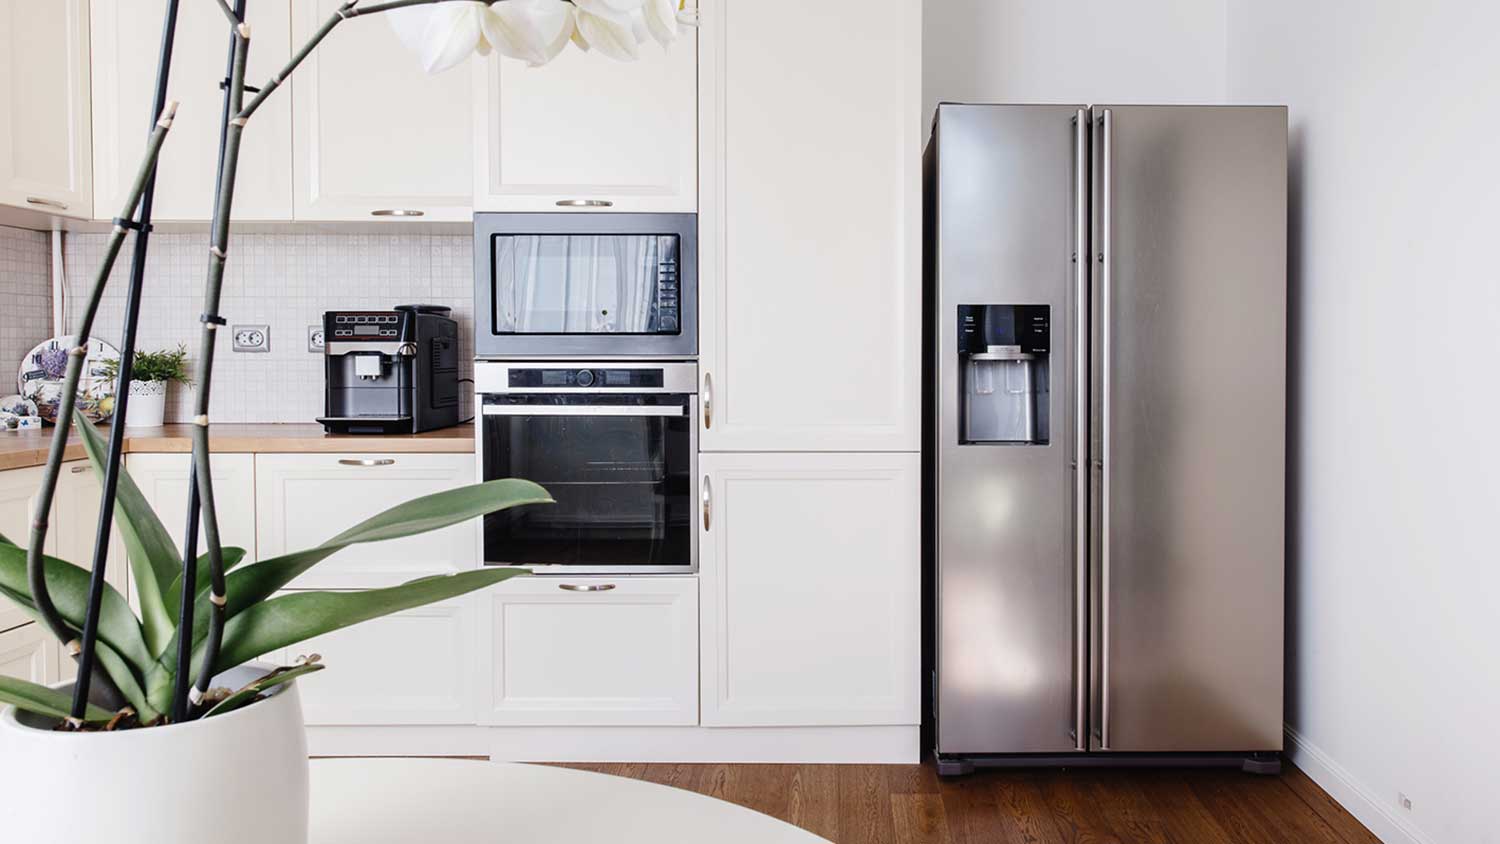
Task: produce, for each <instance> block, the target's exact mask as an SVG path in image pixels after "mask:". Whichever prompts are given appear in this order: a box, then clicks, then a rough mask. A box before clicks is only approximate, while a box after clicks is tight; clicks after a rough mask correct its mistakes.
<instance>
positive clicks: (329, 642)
mask: <svg viewBox="0 0 1500 844" xmlns="http://www.w3.org/2000/svg"><path fill="white" fill-rule="evenodd" d="M475 601H476V597H475V596H474V595H465V596H462V597H459V598H455V599H453V600H451V601H442V602H440V603H436V604H428V605H427V606H425V607H418V608H416V609H411V610H406V611H405V612H399V613H396V614H395V615H389V616H385V617H384V618H377V619H374V620H372V621H366V622H364V623H363V624H358V625H355V626H353V627H346V628H344V629H343V630H336V631H334V632H332V633H329V634H327V635H325V636H319V637H317V638H315V639H309V640H308V641H306V642H302V643H299V644H296V645H293V646H291V647H289V648H287V649H286V650H285V652H283V653H280V654H272V655H270V656H269V657H268V659H271V660H272V661H276V662H280V663H281V664H283V665H290V664H291V663H292V661H293V660H296V659H297V657H299V656H302V655H305V654H319V655H321V656H322V657H323V662H324V664H326V665H327V666H328V668H327V670H325V671H320V672H318V673H316V674H311V675H308V676H307V677H304V678H303V679H301V680H299V681H298V683H297V685H298V687H299V688H300V689H301V696H302V709H303V714H304V716H305V718H306V720H307V723H308V724H309V725H314V726H329V725H343V726H351V725H403V724H473V723H474V691H475V671H474V667H475V662H474V644H475V631H474V614H475V612H474V610H475Z"/></svg>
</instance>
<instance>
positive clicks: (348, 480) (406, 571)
mask: <svg viewBox="0 0 1500 844" xmlns="http://www.w3.org/2000/svg"><path fill="white" fill-rule="evenodd" d="M475 474H476V473H475V471H474V455H472V454H387V455H381V454H257V455H256V456H255V492H256V506H255V512H256V526H255V529H256V550H257V551H258V552H259V555H260V559H262V560H265V559H270V558H271V557H275V556H278V555H280V554H285V553H287V552H290V551H300V550H302V549H305V548H311V547H313V546H315V545H319V544H321V543H323V542H325V541H327V540H329V539H331V538H332V537H334V536H335V535H337V534H339V533H341V532H343V531H344V530H346V529H348V528H351V527H353V526H354V525H356V524H358V523H359V522H361V521H364V520H365V519H367V518H369V517H371V516H374V515H376V514H377V513H380V512H381V511H384V510H386V509H389V508H391V507H394V506H396V505H397V504H401V503H403V502H406V501H410V500H411V499H413V498H417V497H418V496H422V495H430V494H432V493H436V492H442V491H444V490H449V489H454V488H456V487H460V486H464V485H466V484H472V483H474V478H475ZM477 530H478V528H476V527H475V525H474V522H472V521H470V522H464V523H461V524H457V525H454V526H452V527H448V528H444V529H442V530H437V531H432V532H431V533H424V534H420V535H417V536H412V537H407V538H404V539H393V540H390V541H387V542H377V543H371V544H365V545H355V546H353V547H350V548H346V549H344V550H343V551H340V552H338V553H337V554H334V555H333V556H331V557H329V558H328V559H326V560H324V561H323V562H321V563H319V564H318V565H317V566H316V567H315V568H313V569H312V571H310V572H308V573H307V574H305V575H303V576H302V577H299V578H297V580H295V581H293V582H292V584H291V586H292V588H294V589H364V588H370V587H380V586H394V585H396V584H398V583H404V582H405V581H408V580H413V579H415V578H418V577H425V576H427V575H433V574H448V573H450V572H455V571H466V570H468V569H471V568H473V567H474V566H475V565H476V556H477V550H476V546H477V542H476V539H475V537H476V533H475V531H477Z"/></svg>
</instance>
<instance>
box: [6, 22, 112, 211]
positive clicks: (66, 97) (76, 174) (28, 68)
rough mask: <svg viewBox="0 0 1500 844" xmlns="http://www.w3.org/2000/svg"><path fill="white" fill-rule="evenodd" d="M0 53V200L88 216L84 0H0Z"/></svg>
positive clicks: (88, 167)
mask: <svg viewBox="0 0 1500 844" xmlns="http://www.w3.org/2000/svg"><path fill="white" fill-rule="evenodd" d="M0 55H3V56H4V59H5V60H4V61H0V204H3V205H12V206H15V207H18V208H29V209H32V210H34V211H39V212H42V213H47V214H55V215H57V216H60V217H78V218H82V219H88V218H89V217H91V216H92V215H93V194H92V187H91V183H90V170H91V168H90V166H89V144H90V141H89V6H88V0H45V2H41V1H40V0H0Z"/></svg>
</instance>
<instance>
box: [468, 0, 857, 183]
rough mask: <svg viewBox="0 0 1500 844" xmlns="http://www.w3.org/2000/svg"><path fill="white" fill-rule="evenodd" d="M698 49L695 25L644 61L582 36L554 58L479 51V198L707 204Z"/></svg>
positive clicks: (647, 51)
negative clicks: (700, 148)
mask: <svg viewBox="0 0 1500 844" xmlns="http://www.w3.org/2000/svg"><path fill="white" fill-rule="evenodd" d="M692 5H696V3H693V4H692ZM798 14H799V15H800V14H801V12H800V11H799V13H798ZM841 26H842V25H841ZM697 53H698V35H697V32H696V31H695V30H693V29H691V28H683V29H682V31H681V35H680V36H679V37H678V39H677V41H676V42H675V43H673V44H672V45H671V46H670V47H669V48H666V49H665V50H663V49H662V48H661V47H660V46H659V45H657V44H656V43H655V42H651V43H647V44H642V45H641V56H640V59H639V60H637V61H635V62H618V61H614V60H613V59H610V58H607V57H605V56H603V55H601V54H599V53H598V52H596V51H591V52H587V53H586V52H583V51H582V50H578V49H576V48H574V47H571V46H570V47H569V48H568V49H566V50H564V51H563V52H562V54H561V55H559V56H558V57H557V58H556V59H554V60H553V61H552V62H551V63H549V64H548V65H547V66H546V67H542V68H532V67H527V66H526V65H525V63H523V62H518V61H515V60H513V59H504V58H501V57H499V56H492V57H490V58H489V59H488V60H485V61H478V62H476V63H475V70H474V90H475V103H476V106H475V119H476V133H475V140H474V152H475V159H474V160H475V174H474V175H475V180H474V207H475V210H478V211H560V210H565V209H566V208H567V207H570V206H567V205H559V203H569V202H576V201H583V202H589V203H594V205H593V206H592V207H590V206H583V207H582V208H580V209H579V210H584V211H588V210H596V211H597V210H600V209H601V208H608V209H609V210H612V211H653V212H692V211H695V210H697V207H698V156H697V147H696V139H697V134H698V133H697V129H698V127H697V123H698V112H697V91H698V71H697V58H698V56H697Z"/></svg>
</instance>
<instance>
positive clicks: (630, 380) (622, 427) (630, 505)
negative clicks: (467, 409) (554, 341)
mask: <svg viewBox="0 0 1500 844" xmlns="http://www.w3.org/2000/svg"><path fill="white" fill-rule="evenodd" d="M474 383H475V390H476V393H477V395H476V397H475V406H476V408H477V409H478V411H479V421H478V423H477V431H476V437H477V438H478V451H479V454H478V458H479V471H480V479H481V480H495V479H498V478H525V479H527V480H530V481H535V482H536V483H539V484H541V485H542V486H543V487H545V488H546V489H547V491H548V492H550V493H551V494H552V497H553V499H554V500H555V501H556V503H555V504H543V505H535V506H528V507H519V508H516V509H513V510H505V511H501V512H499V513H491V514H490V515H488V516H485V517H484V522H483V553H484V564H485V565H490V566H524V567H528V568H530V569H532V570H533V571H534V572H537V573H540V574H564V573H579V574H660V573H668V572H671V573H691V572H696V571H697V570H698V532H697V531H696V530H694V529H693V524H694V522H693V520H694V513H695V512H696V495H695V491H696V489H697V483H696V481H697V477H698V475H697V463H698V426H697V414H698V396H697V385H698V367H697V364H695V363H691V362H680V361H675V362H665V361H664V362H660V363H644V364H643V363H622V362H617V361H592V362H567V363H563V362H551V361H549V362H535V361H532V362H499V361H479V362H477V363H476V364H475V367H474Z"/></svg>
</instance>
